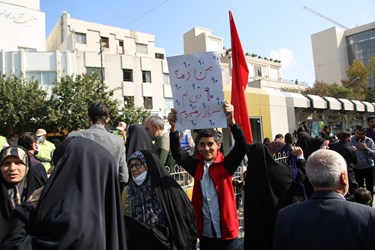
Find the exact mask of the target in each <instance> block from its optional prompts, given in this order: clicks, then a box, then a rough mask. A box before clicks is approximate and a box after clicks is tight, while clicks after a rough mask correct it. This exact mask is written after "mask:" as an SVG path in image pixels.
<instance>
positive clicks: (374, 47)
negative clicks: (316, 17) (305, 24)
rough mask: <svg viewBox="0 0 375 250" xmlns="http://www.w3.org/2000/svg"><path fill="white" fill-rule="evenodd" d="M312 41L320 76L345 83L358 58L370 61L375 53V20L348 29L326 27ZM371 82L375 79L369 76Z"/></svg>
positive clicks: (316, 75)
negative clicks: (349, 70) (352, 65)
mask: <svg viewBox="0 0 375 250" xmlns="http://www.w3.org/2000/svg"><path fill="white" fill-rule="evenodd" d="M311 42H312V49H313V57H314V68H315V78H316V80H317V81H323V82H326V83H337V84H341V80H347V75H346V70H347V69H348V68H349V66H350V65H351V64H352V62H353V61H354V60H359V61H362V62H363V63H364V64H365V65H367V64H368V60H369V58H370V57H373V56H375V22H372V23H369V24H365V25H362V26H358V27H355V28H352V29H347V30H345V29H342V28H339V27H333V28H330V29H327V30H323V31H321V32H318V33H315V34H313V35H311ZM368 86H374V79H371V78H370V77H369V79H368Z"/></svg>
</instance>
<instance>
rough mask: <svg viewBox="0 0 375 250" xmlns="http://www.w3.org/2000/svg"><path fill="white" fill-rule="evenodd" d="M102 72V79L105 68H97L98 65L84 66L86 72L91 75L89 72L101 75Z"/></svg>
mask: <svg viewBox="0 0 375 250" xmlns="http://www.w3.org/2000/svg"><path fill="white" fill-rule="evenodd" d="M102 72H103V80H104V79H105V70H104V68H99V67H86V74H88V75H91V74H98V75H99V76H101V74H102Z"/></svg>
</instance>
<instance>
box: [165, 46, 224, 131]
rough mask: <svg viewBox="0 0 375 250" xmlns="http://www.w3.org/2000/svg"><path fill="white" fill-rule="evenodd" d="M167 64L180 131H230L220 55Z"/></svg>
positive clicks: (183, 58) (180, 58)
mask: <svg viewBox="0 0 375 250" xmlns="http://www.w3.org/2000/svg"><path fill="white" fill-rule="evenodd" d="M167 62H168V68H169V78H170V83H171V87H172V94H173V104H174V105H173V106H174V108H175V109H176V111H177V124H176V127H177V129H181V130H183V129H200V128H225V127H227V121H226V117H225V114H224V111H223V102H224V91H223V81H222V77H221V75H222V74H221V66H220V56H219V54H218V53H217V52H205V53H197V54H188V55H182V56H173V57H167Z"/></svg>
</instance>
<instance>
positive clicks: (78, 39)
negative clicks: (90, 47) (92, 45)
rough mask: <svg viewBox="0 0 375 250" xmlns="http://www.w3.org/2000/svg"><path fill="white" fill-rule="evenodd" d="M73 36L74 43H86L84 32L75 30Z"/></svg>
mask: <svg viewBox="0 0 375 250" xmlns="http://www.w3.org/2000/svg"><path fill="white" fill-rule="evenodd" d="M75 37H76V43H82V44H86V34H85V33H79V32H76V33H75Z"/></svg>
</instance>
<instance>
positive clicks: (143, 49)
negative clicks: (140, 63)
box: [135, 43, 148, 54]
mask: <svg viewBox="0 0 375 250" xmlns="http://www.w3.org/2000/svg"><path fill="white" fill-rule="evenodd" d="M135 45H136V50H137V53H142V54H148V46H147V44H143V43H136V44H135Z"/></svg>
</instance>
